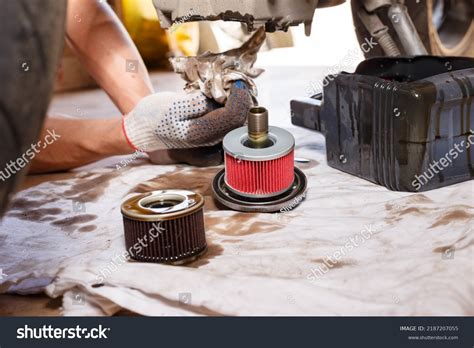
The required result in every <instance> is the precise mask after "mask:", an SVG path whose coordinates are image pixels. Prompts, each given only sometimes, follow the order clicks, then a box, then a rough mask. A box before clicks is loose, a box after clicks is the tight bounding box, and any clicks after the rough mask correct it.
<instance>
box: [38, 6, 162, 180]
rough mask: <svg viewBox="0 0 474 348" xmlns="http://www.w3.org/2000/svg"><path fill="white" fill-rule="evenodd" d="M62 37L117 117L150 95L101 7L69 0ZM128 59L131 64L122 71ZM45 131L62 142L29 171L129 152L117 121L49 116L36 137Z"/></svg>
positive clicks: (138, 62) (139, 66)
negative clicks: (114, 108) (100, 88)
mask: <svg viewBox="0 0 474 348" xmlns="http://www.w3.org/2000/svg"><path fill="white" fill-rule="evenodd" d="M66 37H67V43H68V44H69V45H70V47H72V49H73V50H74V52H75V53H76V54H77V56H78V57H79V59H80V60H81V62H82V63H83V64H84V66H85V67H86V69H87V70H88V72H89V73H90V74H91V75H92V76H93V77H94V79H95V80H96V81H97V82H98V84H99V85H100V86H101V87H102V88H103V89H104V90H105V91H106V92H107V94H108V95H109V96H110V98H111V99H112V100H113V102H114V103H115V105H116V106H117V108H118V109H119V110H120V112H121V113H123V114H126V113H128V112H130V111H131V110H132V109H133V108H134V107H135V105H136V104H137V103H138V102H139V101H140V100H141V99H142V98H144V97H145V96H147V95H150V94H152V93H153V88H152V86H151V82H150V78H149V75H148V71H147V69H146V67H145V65H144V63H143V60H142V58H141V56H140V54H139V52H138V50H137V48H136V47H135V45H134V43H133V41H132V40H131V38H130V36H129V35H128V33H127V32H126V31H125V28H124V27H123V25H122V23H121V22H120V21H119V19H118V18H117V16H116V15H115V13H114V12H113V11H112V10H111V9H110V7H109V5H107V4H106V3H104V2H100V1H98V0H69V2H68V12H67V21H66ZM127 60H128V61H129V63H130V62H133V64H135V65H133V66H131V67H130V66H129V69H127ZM134 71H136V72H134ZM48 129H54V130H55V132H56V133H57V134H59V135H60V136H61V138H60V139H58V141H57V142H55V143H54V144H51V145H50V146H48V147H47V148H45V149H43V150H42V151H41V152H39V153H38V154H37V156H36V157H35V159H34V161H33V162H32V165H31V167H30V173H39V172H53V171H59V170H66V169H71V168H75V167H78V166H81V165H85V164H88V163H91V162H94V161H97V160H100V159H102V158H105V157H109V156H113V155H122V154H128V153H133V152H134V149H133V148H132V147H131V146H129V145H128V144H127V141H126V139H125V136H124V134H123V132H122V120H121V118H119V117H116V118H114V119H106V120H92V119H69V118H59V117H56V116H50V117H49V118H48V119H47V120H46V122H45V125H44V127H43V130H42V133H41V135H40V138H39V139H43V138H44V137H45V136H46V135H47V130H48Z"/></svg>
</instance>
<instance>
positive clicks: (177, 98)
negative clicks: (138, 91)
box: [123, 81, 252, 152]
mask: <svg viewBox="0 0 474 348" xmlns="http://www.w3.org/2000/svg"><path fill="white" fill-rule="evenodd" d="M219 106H220V104H217V103H216V102H214V101H213V100H211V99H208V98H207V97H206V96H204V95H203V94H202V93H201V92H199V91H198V92H195V93H191V94H185V95H183V94H177V93H169V92H167V93H157V94H152V95H150V96H148V97H145V98H143V99H142V100H141V101H140V102H139V103H138V105H137V106H136V107H135V108H134V109H133V110H132V111H131V112H130V113H129V114H128V115H126V116H125V117H124V119H123V131H124V133H125V137H126V138H127V140H128V142H129V143H130V144H131V145H132V146H133V147H135V148H136V149H140V150H142V151H145V152H153V151H156V150H164V149H189V148H196V147H202V146H212V145H215V144H217V143H219V142H220V141H221V140H222V138H223V137H224V136H225V135H226V134H227V133H228V132H229V131H231V130H232V129H234V128H237V127H240V126H242V125H243V124H244V123H245V120H246V117H247V113H248V111H249V109H250V107H251V106H252V97H251V95H250V92H249V90H248V88H247V86H246V85H245V83H243V82H242V81H237V82H236V83H235V84H234V85H233V86H232V88H231V93H230V95H229V97H228V99H227V102H226V104H225V106H223V107H219Z"/></svg>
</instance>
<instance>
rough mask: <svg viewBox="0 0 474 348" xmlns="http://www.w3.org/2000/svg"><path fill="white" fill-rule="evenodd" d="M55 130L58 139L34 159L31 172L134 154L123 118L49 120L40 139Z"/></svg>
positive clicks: (71, 166) (70, 167) (77, 165)
mask: <svg viewBox="0 0 474 348" xmlns="http://www.w3.org/2000/svg"><path fill="white" fill-rule="evenodd" d="M48 130H50V131H51V130H54V132H55V134H57V135H58V136H59V138H58V139H57V140H56V141H55V142H54V143H52V144H50V145H48V146H47V147H45V148H43V149H42V150H41V151H40V152H39V153H38V154H37V155H36V157H35V159H34V160H33V162H32V164H31V167H30V173H45V172H54V171H60V170H67V169H72V168H76V167H79V166H82V165H86V164H89V163H92V162H95V161H98V160H100V159H103V158H106V157H109V156H116V155H125V154H129V153H133V152H134V150H133V148H132V147H131V146H130V145H129V144H128V143H127V140H126V139H125V136H124V135H123V132H122V122H121V119H120V118H114V119H103V120H84V119H81V120H79V119H69V118H61V117H50V118H48V119H47V120H46V123H45V126H44V128H43V131H42V134H41V136H40V139H44V137H45V136H46V135H47V134H48Z"/></svg>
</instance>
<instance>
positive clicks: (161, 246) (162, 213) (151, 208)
mask: <svg viewBox="0 0 474 348" xmlns="http://www.w3.org/2000/svg"><path fill="white" fill-rule="evenodd" d="M203 207H204V198H203V197H202V196H201V195H200V194H198V193H195V192H192V191H186V190H163V191H153V192H148V193H143V194H137V195H135V196H133V197H131V198H129V199H127V200H126V201H125V202H123V203H122V207H121V211H122V216H123V224H124V232H125V245H126V248H127V251H128V252H129V254H130V257H131V258H133V259H135V260H137V261H144V262H157V263H168V264H175V265H179V264H184V263H188V262H192V261H194V260H196V259H197V258H198V257H199V256H201V255H202V254H204V253H205V252H206V250H207V243H206V236H205V228H204V213H203Z"/></svg>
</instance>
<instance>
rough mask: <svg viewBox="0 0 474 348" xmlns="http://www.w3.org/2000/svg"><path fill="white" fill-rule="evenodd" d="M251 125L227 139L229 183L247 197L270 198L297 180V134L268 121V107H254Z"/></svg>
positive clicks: (227, 183) (226, 155) (228, 135)
mask: <svg viewBox="0 0 474 348" xmlns="http://www.w3.org/2000/svg"><path fill="white" fill-rule="evenodd" d="M247 121H248V125H247V127H240V128H237V129H234V130H233V131H231V132H229V133H228V134H227V135H226V136H225V137H224V141H223V148H224V153H225V178H224V180H225V185H226V186H227V188H228V189H229V190H230V191H232V192H234V193H236V194H237V195H241V196H244V197H250V198H267V197H268V198H270V197H275V196H278V195H279V194H282V193H284V192H286V191H287V190H288V189H290V188H291V187H292V185H293V182H294V181H295V168H294V148H295V138H294V137H293V135H292V134H291V133H290V132H288V131H286V130H284V129H282V128H279V127H272V126H269V125H268V111H267V110H266V109H265V108H263V107H254V108H251V109H250V111H249V113H248V117H247Z"/></svg>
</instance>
